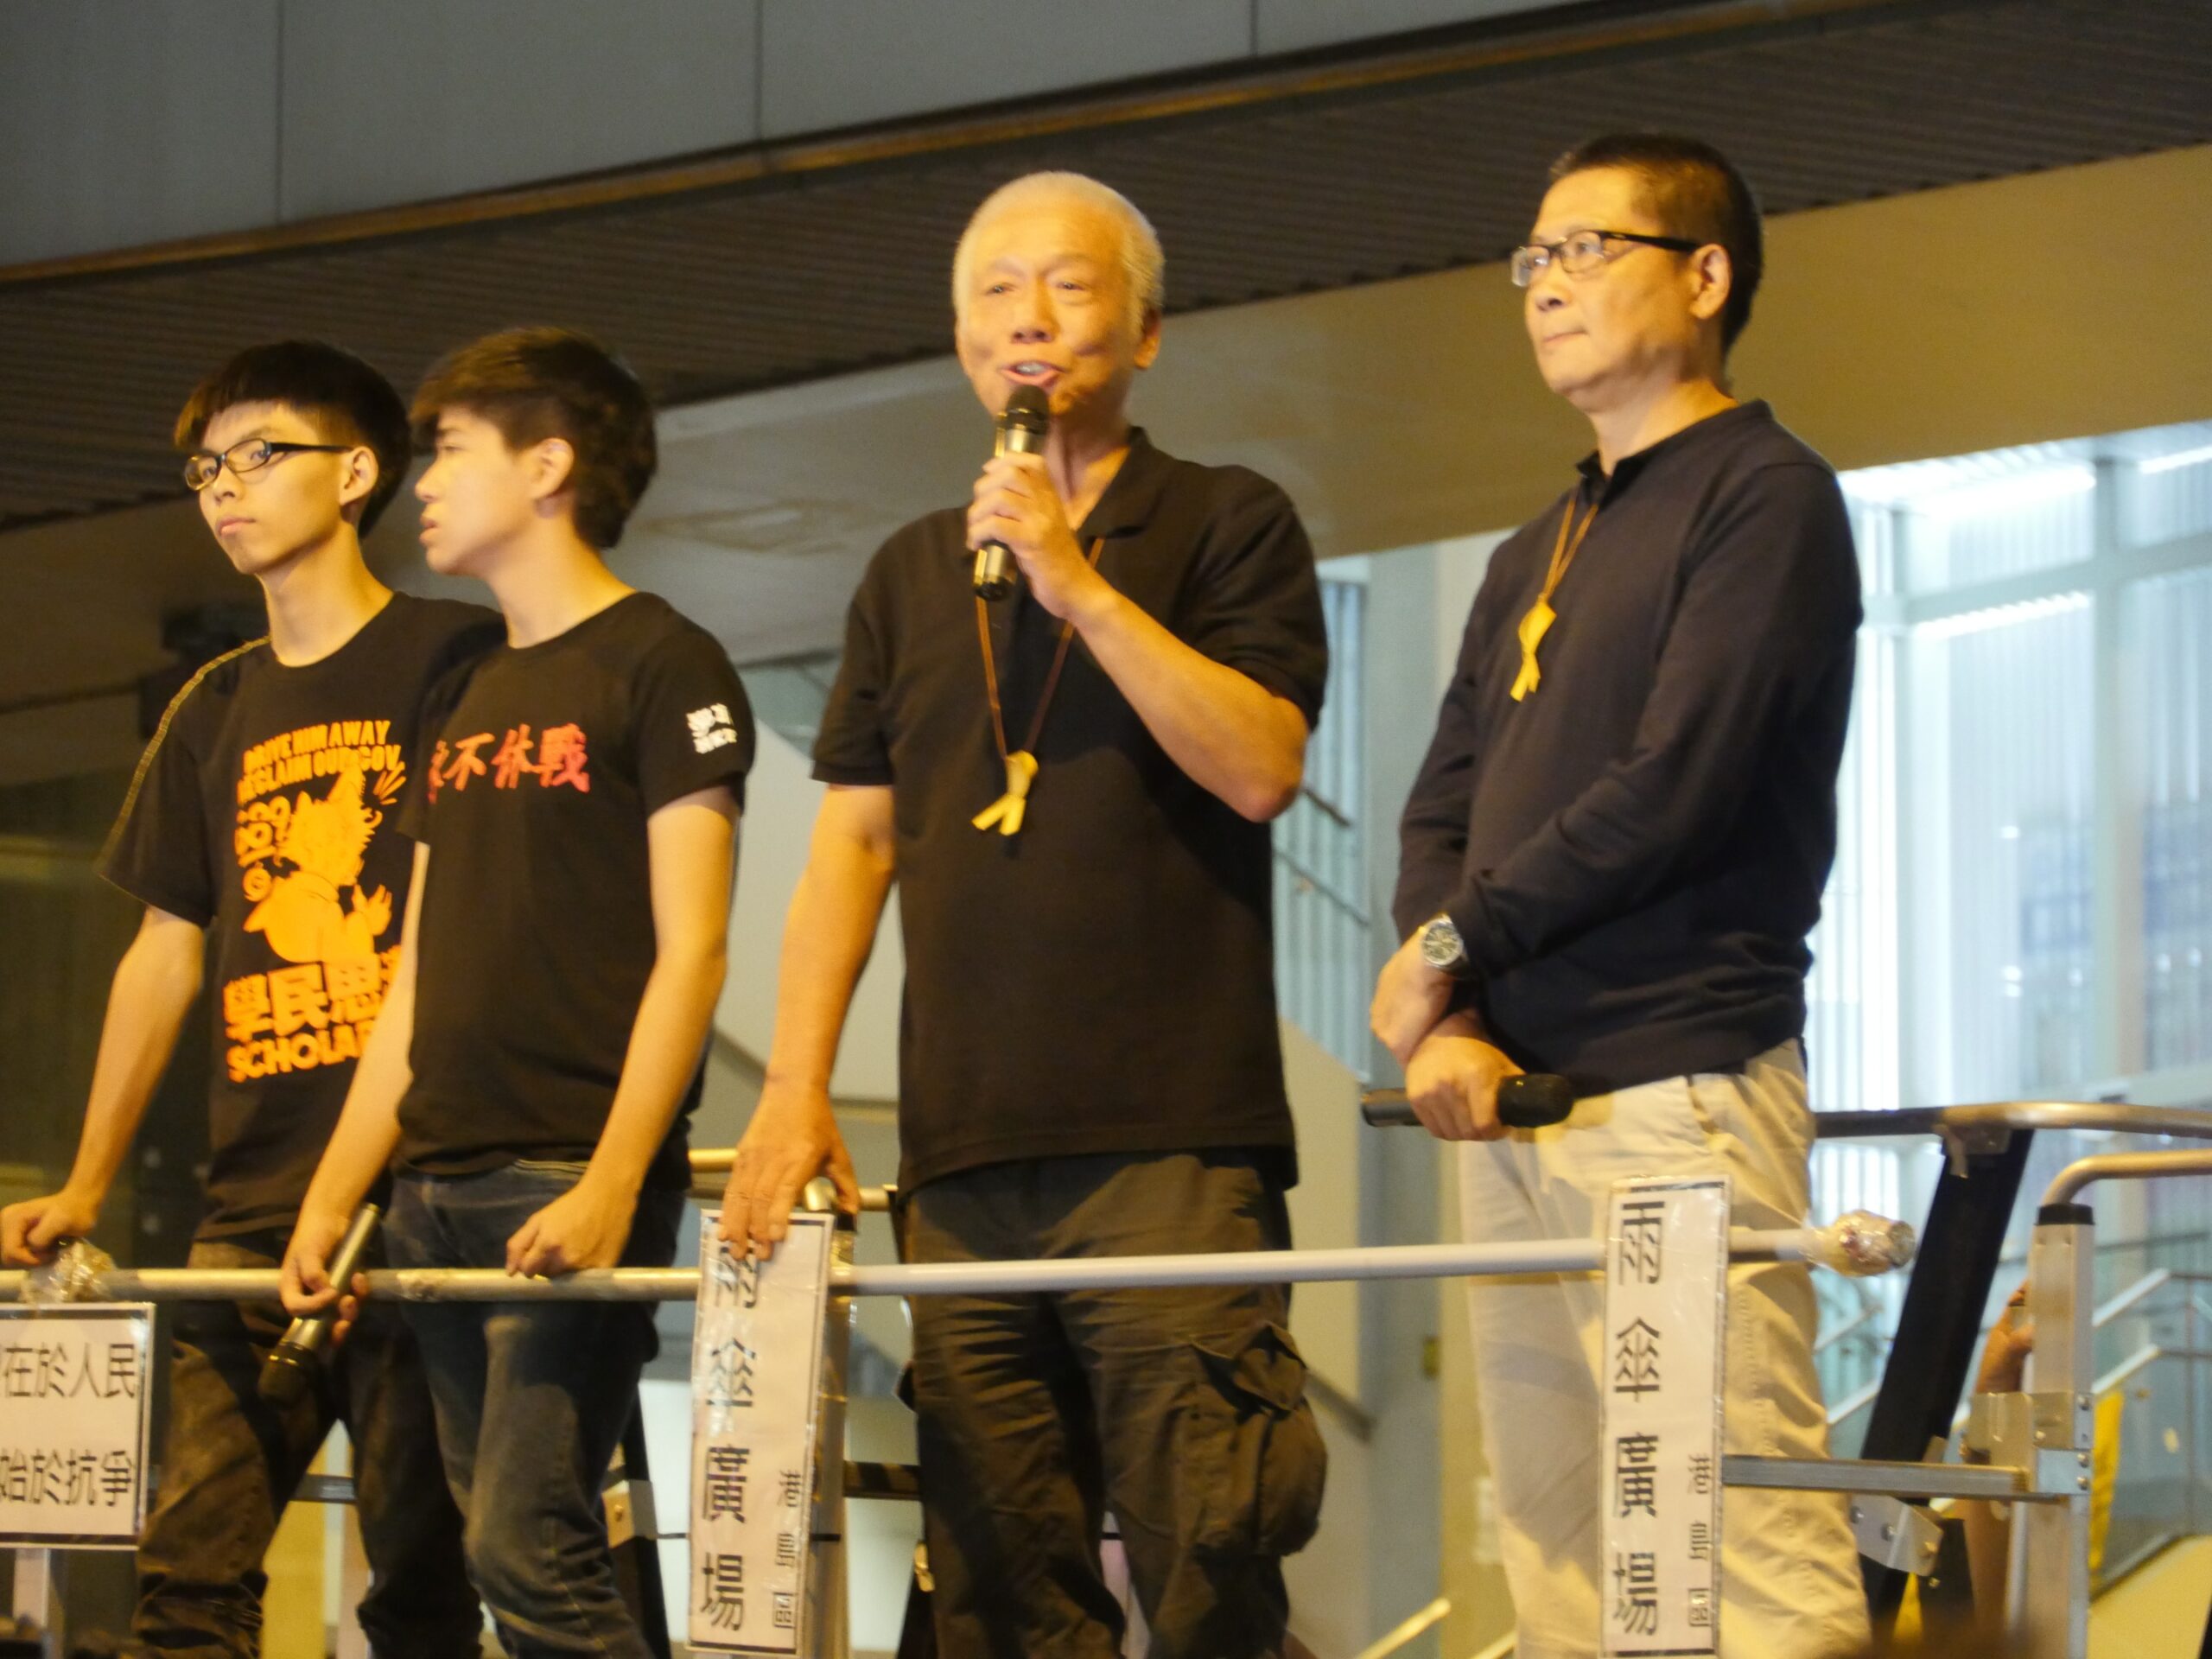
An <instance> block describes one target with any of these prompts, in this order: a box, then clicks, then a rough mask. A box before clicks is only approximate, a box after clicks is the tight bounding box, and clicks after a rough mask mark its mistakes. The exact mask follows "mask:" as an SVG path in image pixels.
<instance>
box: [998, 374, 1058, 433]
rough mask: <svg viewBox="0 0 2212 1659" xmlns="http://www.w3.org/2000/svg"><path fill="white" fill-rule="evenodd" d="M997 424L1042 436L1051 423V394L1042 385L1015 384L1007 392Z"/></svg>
mask: <svg viewBox="0 0 2212 1659" xmlns="http://www.w3.org/2000/svg"><path fill="white" fill-rule="evenodd" d="M999 424H1000V425H1001V426H1002V427H1005V428H1007V429H1008V430H1013V429H1016V428H1019V429H1020V430H1022V431H1024V432H1028V433H1031V434H1033V435H1035V436H1038V437H1040V438H1041V437H1043V436H1044V435H1045V433H1046V429H1048V428H1050V427H1051V425H1052V394H1050V393H1049V392H1047V391H1046V390H1045V389H1044V387H1042V386H1016V387H1015V388H1014V390H1013V391H1011V392H1010V393H1008V394H1007V400H1006V408H1005V410H1003V411H1002V412H1001V414H1000V416H999Z"/></svg>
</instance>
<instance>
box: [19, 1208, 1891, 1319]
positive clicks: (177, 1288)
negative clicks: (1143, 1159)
mask: <svg viewBox="0 0 2212 1659" xmlns="http://www.w3.org/2000/svg"><path fill="white" fill-rule="evenodd" d="M1888 1226H1889V1229H1890V1230H1889V1232H1888V1233H1887V1234H1886V1235H1885V1236H1884V1237H1882V1238H1876V1237H1875V1236H1873V1235H1872V1232H1871V1231H1870V1230H1867V1229H1865V1228H1859V1229H1857V1230H1849V1229H1847V1228H1846V1227H1845V1226H1844V1224H1837V1225H1836V1226H1834V1227H1829V1228H1815V1227H1808V1228H1796V1229H1789V1230H1781V1231H1757V1230H1751V1229H1750V1228H1742V1227H1738V1228H1733V1229H1731V1230H1730V1233H1729V1241H1728V1242H1729V1256H1730V1259H1731V1260H1732V1261H1738V1262H1813V1263H1816V1264H1821V1265H1834V1266H1841V1267H1844V1268H1851V1267H1853V1265H1854V1262H1855V1266H1856V1268H1857V1269H1858V1270H1860V1271H1874V1272H1885V1271H1888V1270H1890V1269H1891V1268H1897V1267H1902V1266H1904V1263H1905V1262H1908V1261H1910V1259H1911V1255H1912V1249H1913V1235H1912V1230H1911V1229H1910V1228H1909V1227H1904V1226H1901V1225H1899V1224H1896V1223H1891V1224H1888ZM1853 1240H1855V1242H1856V1244H1857V1246H1858V1247H1859V1250H1860V1251H1862V1252H1876V1253H1877V1254H1873V1255H1867V1254H1861V1255H1859V1256H1857V1257H1856V1258H1854V1259H1853V1260H1846V1259H1845V1258H1846V1256H1847V1255H1848V1253H1849V1252H1850V1249H1851V1243H1849V1242H1848V1241H1853ZM1885 1244H1886V1247H1887V1248H1886V1254H1881V1252H1882V1250H1883V1247H1884V1246H1885ZM1604 1263H1605V1241H1604V1240H1603V1239H1596V1238H1576V1239H1538V1240H1530V1241H1525V1242H1514V1243H1499V1244H1394V1245H1377V1246H1369V1247H1367V1248H1365V1249H1341V1250H1234V1251H1223V1252H1217V1253H1214V1254H1210V1255H1099V1256H1080V1257H1067V1258H1062V1259H1057V1260H1052V1261H1042V1262H928V1263H924V1264H920V1265H915V1266H901V1267H841V1268H835V1269H833V1270H832V1272H831V1274H830V1284H831V1286H832V1287H833V1288H834V1289H836V1290H837V1291H839V1292H841V1293H842V1294H848V1295H853V1296H942V1295H1019V1294H1032V1293H1038V1292H1046V1291H1066V1290H1113V1289H1128V1288H1135V1287H1165V1286H1172V1285H1268V1284H1300V1283H1306V1282H1309V1281H1319V1280H1375V1279H1437V1278H1447V1279H1456V1278H1479V1277H1487V1276H1492V1275H1503V1274H1519V1273H1597V1272H1599V1271H1601V1270H1602V1268H1603V1267H1604ZM364 1276H365V1278H366V1279H367V1281H368V1285H369V1294H371V1295H372V1296H385V1297H389V1298H391V1299H394V1300H399V1301H405V1302H426V1301H441V1302H443V1301H467V1302H485V1301H588V1302H598V1301H608V1302H629V1301H693V1300H697V1297H698V1294H699V1273H698V1270H697V1269H696V1268H589V1269H586V1270H585V1271H583V1272H581V1273H571V1274H563V1276H562V1277H560V1278H558V1279H535V1278H524V1277H520V1276H518V1275H515V1274H508V1273H506V1272H505V1271H503V1270H501V1269H499V1268H380V1269H378V1270H376V1271H373V1272H371V1273H369V1274H365V1275H364ZM29 1277H30V1274H29V1273H28V1272H24V1271H20V1270H18V1271H13V1272H5V1273H0V1301H14V1300H21V1299H22V1293H23V1290H24V1288H25V1285H26V1281H28V1280H29ZM278 1282H279V1280H278V1274H277V1270H276V1269H274V1268H136V1269H132V1268H111V1269H109V1270H108V1271H106V1272H104V1273H100V1274H97V1275H96V1276H95V1280H94V1283H93V1285H92V1289H93V1290H94V1291H95V1292H96V1293H97V1294H99V1296H100V1297H101V1299H102V1300H114V1301H272V1300H276V1298H277V1293H278Z"/></svg>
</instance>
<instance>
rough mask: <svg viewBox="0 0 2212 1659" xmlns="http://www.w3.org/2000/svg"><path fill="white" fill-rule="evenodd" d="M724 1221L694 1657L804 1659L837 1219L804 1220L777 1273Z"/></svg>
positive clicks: (704, 1426) (707, 1362)
mask: <svg viewBox="0 0 2212 1659" xmlns="http://www.w3.org/2000/svg"><path fill="white" fill-rule="evenodd" d="M720 1222H721V1215H720V1213H719V1212H717V1211H709V1212H708V1213H707V1215H706V1217H705V1220H704V1224H703V1225H702V1227H701V1229H700V1246H699V1255H700V1262H699V1314H698V1323H697V1325H696V1330H695V1332H694V1334H693V1337H692V1344H691V1526H690V1532H691V1584H690V1639H691V1646H692V1648H693V1649H695V1650H699V1651H703V1652H712V1653H758V1654H797V1653H800V1652H803V1651H804V1649H803V1648H802V1647H801V1646H800V1643H801V1641H802V1639H803V1637H804V1627H805V1624H806V1622H807V1618H808V1615H809V1609H808V1606H807V1599H806V1583H807V1559H808V1555H809V1553H810V1548H809V1546H810V1535H811V1532H812V1522H813V1513H814V1446H815V1423H816V1416H817V1409H818V1407H819V1403H820V1400H821V1395H822V1376H821V1373H822V1339H823V1320H824V1317H825V1314H826V1313H827V1310H828V1303H829V1268H830V1264H831V1262H833V1261H834V1260H835V1257H836V1251H835V1249H834V1244H835V1241H836V1217H834V1216H825V1215H806V1214H800V1215H795V1216H793V1217H791V1231H790V1233H789V1234H788V1235H787V1236H785V1239H784V1242H783V1243H780V1244H779V1245H778V1246H777V1247H776V1253H775V1255H773V1256H772V1257H771V1258H770V1259H769V1260H767V1261H766V1262H759V1261H753V1260H748V1259H747V1257H745V1256H743V1255H733V1254H732V1252H731V1250H730V1248H729V1246H728V1245H727V1244H725V1243H722V1241H721V1239H719V1238H717V1237H716V1236H715V1229H716V1227H717V1225H718V1224H720Z"/></svg>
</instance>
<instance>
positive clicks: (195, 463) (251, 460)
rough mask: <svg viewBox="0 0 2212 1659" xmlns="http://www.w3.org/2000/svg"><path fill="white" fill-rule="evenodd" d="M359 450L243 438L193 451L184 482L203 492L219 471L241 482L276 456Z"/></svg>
mask: <svg viewBox="0 0 2212 1659" xmlns="http://www.w3.org/2000/svg"><path fill="white" fill-rule="evenodd" d="M358 447H359V446H358V445H355V444H351V443H288V442H285V441H284V440H283V439H282V438H243V439H241V440H239V441H238V442H236V443H234V444H232V446H231V447H230V448H227V449H224V450H220V451H218V450H214V449H195V450H194V451H193V452H192V453H191V454H188V455H187V456H186V457H185V458H184V481H185V482H186V483H187V484H189V485H190V486H192V487H193V489H194V491H199V490H204V489H206V488H207V486H209V485H210V484H213V482H214V481H215V480H216V479H217V478H219V477H220V476H221V475H222V471H223V468H224V467H229V468H230V469H231V472H232V475H233V476H235V477H238V478H244V477H245V475H246V474H248V473H257V472H259V471H260V470H261V469H262V468H263V467H266V466H267V465H268V464H269V463H270V461H274V460H276V459H277V456H279V455H296V454H324V455H342V454H345V453H346V451H347V450H349V449H353V448H358Z"/></svg>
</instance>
